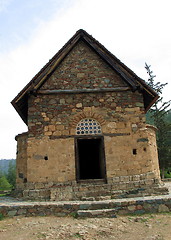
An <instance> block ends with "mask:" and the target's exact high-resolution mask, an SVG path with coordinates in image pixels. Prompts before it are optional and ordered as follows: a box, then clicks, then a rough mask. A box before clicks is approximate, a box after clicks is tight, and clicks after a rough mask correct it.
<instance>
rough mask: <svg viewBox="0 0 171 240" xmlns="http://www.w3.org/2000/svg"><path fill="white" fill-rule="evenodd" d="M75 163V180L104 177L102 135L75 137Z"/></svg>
mask: <svg viewBox="0 0 171 240" xmlns="http://www.w3.org/2000/svg"><path fill="white" fill-rule="evenodd" d="M76 165H77V180H86V179H105V178H106V166H105V155H104V141H103V138H102V137H97V138H77V139H76Z"/></svg>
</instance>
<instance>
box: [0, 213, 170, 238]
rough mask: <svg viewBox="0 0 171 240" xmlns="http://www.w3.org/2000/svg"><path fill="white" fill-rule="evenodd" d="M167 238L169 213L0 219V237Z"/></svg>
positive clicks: (168, 233)
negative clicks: (84, 217)
mask: <svg viewBox="0 0 171 240" xmlns="http://www.w3.org/2000/svg"><path fill="white" fill-rule="evenodd" d="M6 239H8V240H46V239H50V240H51V239H52V240H53V239H60V240H63V239H65V240H77V239H80V240H81V239H82V240H102V239H106V240H110V239H117V240H125V239H127V240H170V239H171V214H150V215H142V216H124V217H121V216H118V217H117V218H86V219H76V218H73V217H54V216H50V217H14V218H5V219H3V220H1V221H0V240H6Z"/></svg>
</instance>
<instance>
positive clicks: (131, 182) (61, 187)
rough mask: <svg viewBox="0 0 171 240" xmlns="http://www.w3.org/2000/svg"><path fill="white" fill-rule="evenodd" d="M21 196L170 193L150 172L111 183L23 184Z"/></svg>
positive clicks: (58, 197) (86, 197) (73, 197)
mask: <svg viewBox="0 0 171 240" xmlns="http://www.w3.org/2000/svg"><path fill="white" fill-rule="evenodd" d="M20 189H21V190H20ZM22 189H25V190H22ZM18 193H21V194H22V197H23V198H24V199H33V200H52V201H70V200H103V199H113V198H129V197H139V196H152V195H163V194H167V193H168V189H167V188H165V187H163V185H162V183H161V182H160V181H159V179H155V178H154V173H152V172H149V173H147V174H140V175H132V176H120V177H114V178H110V179H108V181H107V183H105V182H104V180H82V181H80V182H79V183H77V182H76V181H70V182H66V183H54V182H48V183H25V184H24V183H23V184H22V185H20V188H19V186H18Z"/></svg>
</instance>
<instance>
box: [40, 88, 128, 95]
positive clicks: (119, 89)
mask: <svg viewBox="0 0 171 240" xmlns="http://www.w3.org/2000/svg"><path fill="white" fill-rule="evenodd" d="M123 91H131V89H130V87H117V88H95V89H64V90H61V89H59V90H39V91H37V94H63V93H66V94H75V93H78V94H79V93H99V92H123Z"/></svg>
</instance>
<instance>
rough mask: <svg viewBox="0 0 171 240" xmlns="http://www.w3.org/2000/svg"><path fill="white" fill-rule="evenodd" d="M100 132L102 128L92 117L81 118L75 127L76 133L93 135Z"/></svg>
mask: <svg viewBox="0 0 171 240" xmlns="http://www.w3.org/2000/svg"><path fill="white" fill-rule="evenodd" d="M101 133H102V130H101V126H100V124H99V122H97V121H96V120H95V119H92V118H85V119H82V120H81V121H80V122H79V123H78V124H77V127H76V134H77V135H95V134H101Z"/></svg>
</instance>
